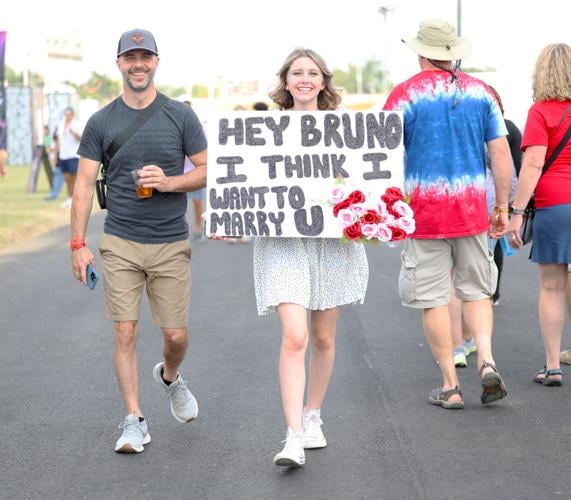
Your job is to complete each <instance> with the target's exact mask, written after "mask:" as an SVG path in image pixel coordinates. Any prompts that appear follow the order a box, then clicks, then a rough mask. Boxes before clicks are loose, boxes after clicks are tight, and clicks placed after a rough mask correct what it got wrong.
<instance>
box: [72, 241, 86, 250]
mask: <svg viewBox="0 0 571 500" xmlns="http://www.w3.org/2000/svg"><path fill="white" fill-rule="evenodd" d="M84 246H85V240H84V239H83V238H74V239H72V240H71V241H70V242H69V248H71V251H72V252H75V251H76V250H79V249H80V248H83V247H84Z"/></svg>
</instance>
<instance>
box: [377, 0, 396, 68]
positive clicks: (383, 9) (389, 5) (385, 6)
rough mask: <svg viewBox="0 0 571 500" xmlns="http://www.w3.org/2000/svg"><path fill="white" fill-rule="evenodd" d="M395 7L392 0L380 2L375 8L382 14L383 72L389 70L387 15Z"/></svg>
mask: <svg viewBox="0 0 571 500" xmlns="http://www.w3.org/2000/svg"><path fill="white" fill-rule="evenodd" d="M395 8H396V5H395V3H394V2H382V3H381V5H380V6H379V8H378V9H377V12H378V13H379V14H381V16H383V27H384V30H383V65H384V70H385V74H387V73H388V71H389V43H388V35H387V32H388V28H389V23H388V16H389V14H392V13H393V12H394V10H395Z"/></svg>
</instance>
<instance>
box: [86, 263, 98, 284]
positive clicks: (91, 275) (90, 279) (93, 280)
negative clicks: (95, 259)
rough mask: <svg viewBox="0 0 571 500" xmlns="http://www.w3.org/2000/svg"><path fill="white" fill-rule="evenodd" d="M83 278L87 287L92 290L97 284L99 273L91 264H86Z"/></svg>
mask: <svg viewBox="0 0 571 500" xmlns="http://www.w3.org/2000/svg"><path fill="white" fill-rule="evenodd" d="M85 273H86V274H85V277H86V280H87V286H88V287H89V288H90V289H91V290H93V289H94V288H95V285H97V282H98V281H99V273H98V272H97V271H96V270H95V268H94V267H93V266H92V265H91V264H87V269H86V270H85Z"/></svg>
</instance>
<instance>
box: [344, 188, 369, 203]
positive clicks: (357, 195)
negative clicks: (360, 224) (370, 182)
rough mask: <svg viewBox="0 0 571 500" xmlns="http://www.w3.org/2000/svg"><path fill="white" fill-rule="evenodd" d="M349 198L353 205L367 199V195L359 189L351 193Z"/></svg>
mask: <svg viewBox="0 0 571 500" xmlns="http://www.w3.org/2000/svg"><path fill="white" fill-rule="evenodd" d="M347 199H348V200H349V201H350V202H351V205H353V203H364V202H365V200H366V198H365V195H364V194H363V193H362V191H359V190H356V191H353V192H352V193H350V194H349V196H347Z"/></svg>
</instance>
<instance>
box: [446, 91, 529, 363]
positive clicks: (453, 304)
mask: <svg viewBox="0 0 571 500" xmlns="http://www.w3.org/2000/svg"><path fill="white" fill-rule="evenodd" d="M489 89H490V90H491V91H492V93H493V94H494V96H495V97H496V100H497V102H498V106H499V107H500V110H501V112H502V116H504V107H503V104H502V100H501V98H500V95H499V94H498V92H497V90H496V89H495V88H494V87H492V86H491V85H489ZM504 122H505V124H506V128H507V130H508V135H507V140H508V144H509V146H510V153H512V152H513V153H515V154H516V159H517V161H518V164H517V166H516V160H514V157H513V156H512V162H513V165H512V178H511V184H510V194H509V197H508V201H509V203H511V202H512V201H513V198H514V196H515V190H516V186H517V172H519V169H520V167H521V165H520V164H519V163H520V162H521V151H520V146H521V132H520V131H519V129H518V128H517V127H516V125H515V124H514V123H513V122H512V121H510V120H506V119H505V118H504ZM486 200H487V205H488V214H489V216H490V217H491V216H492V215H493V210H494V207H495V206H496V190H495V185H494V178H493V175H492V170H491V164H490V155H489V154H488V153H487V152H486ZM497 243H498V240H497V239H495V238H489V239H488V245H489V246H490V250H491V251H492V252H493V253H494V262H495V264H496V267H497V268H498V280H497V283H496V289H495V291H494V294H493V295H492V304H493V305H494V306H496V305H498V304H499V300H500V278H501V274H502V270H503V267H504V254H503V251H502V247H501V245H498V244H497ZM449 307H450V316H451V318H450V319H451V322H452V335H453V338H454V365H455V366H456V367H458V368H463V367H466V366H468V361H467V358H468V356H469V355H470V354H472V353H474V352H476V351H477V346H476V342H475V341H474V338H473V337H472V335H471V333H470V332H469V331H468V327H467V325H465V324H464V323H465V322H464V321H463V319H462V301H460V300H459V299H458V297H456V294H455V293H454V290H453V289H451V297H450V306H449Z"/></svg>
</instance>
